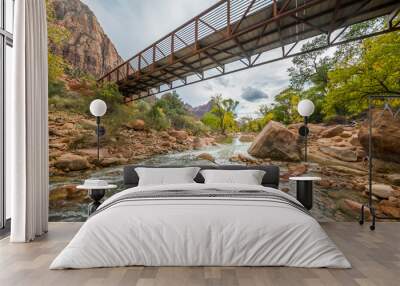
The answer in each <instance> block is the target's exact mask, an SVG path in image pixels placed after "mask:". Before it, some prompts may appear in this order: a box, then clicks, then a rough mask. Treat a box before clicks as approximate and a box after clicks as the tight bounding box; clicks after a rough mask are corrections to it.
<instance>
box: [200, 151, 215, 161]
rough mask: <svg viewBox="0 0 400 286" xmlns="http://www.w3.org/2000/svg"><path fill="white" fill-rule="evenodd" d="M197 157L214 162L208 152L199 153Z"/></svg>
mask: <svg viewBox="0 0 400 286" xmlns="http://www.w3.org/2000/svg"><path fill="white" fill-rule="evenodd" d="M197 159H200V160H206V161H210V162H215V158H214V157H213V156H212V155H211V154H209V153H201V154H200V155H198V156H197Z"/></svg>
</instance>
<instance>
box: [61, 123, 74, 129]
mask: <svg viewBox="0 0 400 286" xmlns="http://www.w3.org/2000/svg"><path fill="white" fill-rule="evenodd" d="M74 127H75V125H74V124H73V123H71V122H67V123H65V124H64V125H63V127H62V128H63V129H64V130H68V129H73V128H74Z"/></svg>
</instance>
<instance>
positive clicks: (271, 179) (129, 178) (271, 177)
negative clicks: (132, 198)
mask: <svg viewBox="0 0 400 286" xmlns="http://www.w3.org/2000/svg"><path fill="white" fill-rule="evenodd" d="M137 167H149V168H183V167H199V168H201V170H210V169H211V170H263V171H265V175H264V177H263V179H262V182H261V184H262V185H263V186H264V187H271V188H275V189H278V188H279V167H278V166H240V165H218V166H145V165H130V166H125V167H124V185H125V188H132V187H136V186H137V185H138V183H139V176H138V174H137V173H136V171H135V168H137ZM194 180H195V181H196V182H197V183H204V178H203V176H202V175H201V174H200V172H199V173H198V174H197V176H196V177H195V178H194Z"/></svg>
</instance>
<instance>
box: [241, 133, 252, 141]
mask: <svg viewBox="0 0 400 286" xmlns="http://www.w3.org/2000/svg"><path fill="white" fill-rule="evenodd" d="M255 138H256V137H255V136H254V135H252V134H244V135H241V136H240V137H239V141H240V142H253V140H254V139H255Z"/></svg>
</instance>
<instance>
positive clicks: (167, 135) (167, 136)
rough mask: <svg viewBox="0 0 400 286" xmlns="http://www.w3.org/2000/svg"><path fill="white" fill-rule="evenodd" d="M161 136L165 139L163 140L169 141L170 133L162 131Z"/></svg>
mask: <svg viewBox="0 0 400 286" xmlns="http://www.w3.org/2000/svg"><path fill="white" fill-rule="evenodd" d="M159 136H160V137H161V138H163V139H169V137H170V136H169V134H168V132H166V131H161V132H160V133H159Z"/></svg>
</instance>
